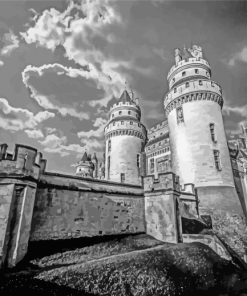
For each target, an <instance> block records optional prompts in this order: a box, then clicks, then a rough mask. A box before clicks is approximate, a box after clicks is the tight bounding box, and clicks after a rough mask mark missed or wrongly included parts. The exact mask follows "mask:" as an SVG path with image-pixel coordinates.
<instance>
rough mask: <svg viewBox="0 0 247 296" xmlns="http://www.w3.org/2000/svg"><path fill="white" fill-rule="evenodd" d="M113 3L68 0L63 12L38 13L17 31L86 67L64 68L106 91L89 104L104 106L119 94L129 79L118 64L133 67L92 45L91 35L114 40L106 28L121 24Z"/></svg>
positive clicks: (51, 10)
mask: <svg viewBox="0 0 247 296" xmlns="http://www.w3.org/2000/svg"><path fill="white" fill-rule="evenodd" d="M115 3H116V1H112V0H95V1H91V0H85V1H83V2H81V4H78V3H74V2H73V1H70V2H69V5H68V7H67V9H66V10H64V11H63V12H60V11H58V10H56V9H54V8H51V9H49V10H47V9H46V10H44V11H43V12H42V14H41V15H40V16H38V17H37V16H36V18H35V20H36V22H35V25H34V26H32V27H30V28H29V29H27V31H26V32H22V33H20V34H21V36H22V37H23V38H24V40H25V41H26V42H27V43H28V44H31V43H36V44H38V45H39V46H42V47H45V48H48V49H50V50H52V51H54V50H55V49H56V47H57V46H62V47H63V48H64V50H65V56H66V57H67V58H68V59H69V60H73V61H74V62H76V63H77V64H78V65H80V66H81V67H87V69H88V71H85V70H81V69H74V70H72V69H70V70H69V71H68V70H65V71H66V73H67V74H68V73H70V75H73V74H74V75H82V76H83V77H87V78H88V79H89V78H91V79H93V80H94V81H95V82H96V84H97V87H98V88H99V89H103V90H104V91H105V96H104V97H103V98H102V99H100V100H94V101H92V102H91V106H96V105H101V106H106V105H107V103H108V102H109V100H111V98H112V96H115V97H118V96H119V95H120V92H121V90H122V88H123V87H124V84H125V81H126V79H127V78H128V75H127V74H123V73H121V71H120V67H124V68H131V67H134V66H133V62H131V61H124V60H121V59H118V60H115V59H114V58H112V57H110V56H109V55H108V54H107V53H105V54H104V53H103V52H102V51H101V50H99V49H97V48H96V47H95V46H94V42H93V39H94V38H99V37H102V39H103V40H105V39H107V40H108V39H109V40H114V38H113V34H112V32H108V33H107V30H106V28H108V26H110V25H112V26H113V25H115V24H122V19H121V17H120V15H119V14H118V12H117V10H116V9H115V7H114V5H115ZM108 31H109V30H108ZM108 35H109V36H108ZM108 37H109V38H108ZM47 66H48V65H45V67H47ZM62 67H63V66H61V68H62ZM134 68H135V67H134ZM136 68H138V67H136ZM144 70H145V71H146V72H147V70H146V69H140V71H141V72H142V73H144V72H145V71H144ZM86 72H87V73H86ZM71 77H72V76H71Z"/></svg>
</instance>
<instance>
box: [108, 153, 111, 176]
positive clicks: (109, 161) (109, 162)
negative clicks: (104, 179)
mask: <svg viewBox="0 0 247 296" xmlns="http://www.w3.org/2000/svg"><path fill="white" fill-rule="evenodd" d="M110 167H111V157H110V156H108V161H107V171H108V179H110Z"/></svg>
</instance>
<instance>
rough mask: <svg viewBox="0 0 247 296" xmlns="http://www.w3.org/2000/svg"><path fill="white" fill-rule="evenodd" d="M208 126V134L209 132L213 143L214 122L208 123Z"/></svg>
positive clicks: (214, 137)
mask: <svg viewBox="0 0 247 296" xmlns="http://www.w3.org/2000/svg"><path fill="white" fill-rule="evenodd" d="M209 128H210V134H211V139H212V141H213V142H214V143H216V142H217V141H216V136H215V125H214V123H210V124H209Z"/></svg>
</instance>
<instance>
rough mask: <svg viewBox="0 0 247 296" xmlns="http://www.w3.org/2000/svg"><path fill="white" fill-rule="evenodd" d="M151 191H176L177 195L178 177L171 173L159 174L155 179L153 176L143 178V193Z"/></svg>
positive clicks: (178, 188) (178, 187)
mask: <svg viewBox="0 0 247 296" xmlns="http://www.w3.org/2000/svg"><path fill="white" fill-rule="evenodd" d="M153 191H176V192H177V193H179V192H180V183H179V177H178V176H177V175H175V174H174V173H172V172H168V173H160V174H158V176H157V178H155V176H154V175H150V176H147V177H144V192H145V193H148V192H153Z"/></svg>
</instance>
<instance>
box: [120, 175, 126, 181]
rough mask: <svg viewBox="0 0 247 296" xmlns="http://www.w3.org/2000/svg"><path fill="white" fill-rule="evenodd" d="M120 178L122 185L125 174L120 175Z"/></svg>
mask: <svg viewBox="0 0 247 296" xmlns="http://www.w3.org/2000/svg"><path fill="white" fill-rule="evenodd" d="M120 178H121V183H124V182H125V174H124V173H121V175H120Z"/></svg>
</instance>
